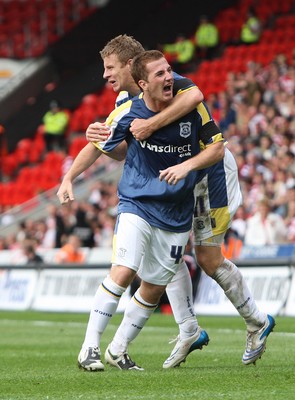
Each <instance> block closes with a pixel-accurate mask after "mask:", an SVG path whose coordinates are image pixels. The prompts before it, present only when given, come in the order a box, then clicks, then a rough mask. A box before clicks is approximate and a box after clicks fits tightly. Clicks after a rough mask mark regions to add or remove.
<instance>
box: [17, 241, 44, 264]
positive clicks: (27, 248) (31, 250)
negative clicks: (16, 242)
mask: <svg viewBox="0 0 295 400" xmlns="http://www.w3.org/2000/svg"><path fill="white" fill-rule="evenodd" d="M22 250H23V254H24V256H25V257H26V264H43V263H44V260H43V258H42V257H41V256H40V255H39V254H37V252H36V242H35V241H34V240H31V239H25V240H24V241H23V243H22Z"/></svg>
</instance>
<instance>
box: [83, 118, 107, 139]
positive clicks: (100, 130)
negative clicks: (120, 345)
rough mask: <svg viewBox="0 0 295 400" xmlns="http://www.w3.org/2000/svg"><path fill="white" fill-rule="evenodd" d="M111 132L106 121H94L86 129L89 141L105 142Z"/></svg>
mask: <svg viewBox="0 0 295 400" xmlns="http://www.w3.org/2000/svg"><path fill="white" fill-rule="evenodd" d="M110 133H111V130H110V128H109V127H108V126H107V125H106V124H105V122H103V123H102V122H94V123H93V124H90V125H89V126H88V128H87V130H86V139H87V140H88V142H105V141H106V140H107V138H108V137H109V135H110Z"/></svg>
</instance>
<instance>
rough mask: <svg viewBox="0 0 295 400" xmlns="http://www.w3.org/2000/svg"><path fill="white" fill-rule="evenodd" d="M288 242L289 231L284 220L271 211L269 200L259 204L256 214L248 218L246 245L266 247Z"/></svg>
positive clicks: (263, 200)
mask: <svg viewBox="0 0 295 400" xmlns="http://www.w3.org/2000/svg"><path fill="white" fill-rule="evenodd" d="M286 242H287V229H286V226H285V224H284V220H283V218H282V217H281V216H280V215H278V214H275V213H273V212H272V211H271V208H270V203H269V201H268V199H267V198H263V199H261V200H260V201H259V203H258V208H257V211H256V213H255V214H254V215H253V216H252V217H250V218H248V220H247V227H246V233H245V245H251V246H264V245H273V244H283V243H286Z"/></svg>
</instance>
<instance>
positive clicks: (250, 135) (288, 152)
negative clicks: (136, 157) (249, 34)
mask: <svg viewBox="0 0 295 400" xmlns="http://www.w3.org/2000/svg"><path fill="white" fill-rule="evenodd" d="M196 83H197V82H196ZM200 89H201V90H202V87H200ZM294 93H295V50H294V52H293V58H292V59H291V60H289V62H288V60H287V59H286V57H285V56H284V55H282V54H280V55H278V56H277V57H276V58H275V59H274V60H273V61H272V62H271V63H270V64H269V65H267V66H266V67H262V66H261V65H259V64H257V63H254V62H249V63H248V65H247V70H246V72H240V73H229V74H228V77H227V81H226V90H224V91H222V92H219V93H214V94H210V95H208V97H207V99H206V102H207V104H208V106H209V108H210V110H211V113H212V116H213V118H214V120H215V122H216V123H217V124H218V125H219V126H220V128H221V130H222V132H223V133H224V136H225V138H226V139H227V141H228V147H229V149H230V150H231V151H232V153H233V154H234V156H235V158H236V161H237V164H238V169H239V178H240V184H241V189H242V193H243V205H242V206H241V207H240V209H239V210H238V212H237V214H236V216H235V218H234V221H233V224H232V227H231V230H230V232H229V234H230V235H231V236H235V237H236V238H237V239H238V240H239V241H240V243H241V244H242V245H268V244H280V243H295V140H294V139H295V95H294ZM109 162H115V161H109ZM117 201H118V199H117V184H116V182H111V183H106V182H103V181H97V182H96V184H95V185H93V187H92V189H91V192H90V193H85V200H84V201H82V202H73V203H72V204H71V205H67V206H60V207H55V206H50V208H49V209H48V216H47V218H46V219H44V220H39V221H32V220H24V221H23V222H22V223H21V226H20V227H19V230H18V233H17V234H12V235H10V236H7V237H1V235H0V250H1V249H16V248H20V247H21V246H22V243H23V241H24V240H27V239H31V240H32V241H33V242H34V243H35V247H36V248H38V247H42V248H56V247H58V248H59V247H62V245H63V244H64V243H65V242H66V240H67V238H68V237H69V235H71V234H75V235H78V236H79V237H80V239H81V246H82V247H110V246H111V243H112V236H113V229H114V225H115V220H116V214H117ZM262 208H263V212H262ZM4 223H5V221H1V224H4Z"/></svg>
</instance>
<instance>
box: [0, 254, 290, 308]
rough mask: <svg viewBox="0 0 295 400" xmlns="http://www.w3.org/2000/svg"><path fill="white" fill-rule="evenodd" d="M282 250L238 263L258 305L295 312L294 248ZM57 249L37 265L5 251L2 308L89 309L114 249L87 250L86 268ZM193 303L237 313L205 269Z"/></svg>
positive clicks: (0, 277) (0, 280) (0, 279)
mask: <svg viewBox="0 0 295 400" xmlns="http://www.w3.org/2000/svg"><path fill="white" fill-rule="evenodd" d="M280 250H281V249H280V247H277V248H276V249H275V250H274V251H276V253H275V256H274V257H272V258H263V257H260V258H251V257H249V258H248V259H241V260H235V262H236V264H237V265H238V267H239V268H240V270H241V272H242V274H243V275H244V277H245V279H246V281H247V283H248V286H249V288H250V290H251V292H252V293H253V295H254V298H255V300H256V302H257V305H258V306H259V308H261V309H262V310H264V311H265V312H267V313H270V314H272V315H282V316H295V258H294V247H293V246H292V247H290V250H292V252H293V253H292V254H290V256H286V255H284V256H282V257H281V256H280V255H279V254H280ZM55 251H56V250H52V251H48V250H46V251H44V254H43V256H45V258H46V262H47V263H48V264H46V265H41V266H35V267H34V266H27V265H23V264H20V263H21V257H20V252H19V251H9V252H8V251H1V252H0V266H1V268H2V269H1V270H0V309H1V310H39V311H57V312H89V310H90V307H91V303H92V299H93V296H94V294H95V292H96V289H97V286H98V284H99V283H100V282H102V280H103V278H104V277H105V276H106V274H107V273H108V271H109V265H110V264H109V260H110V258H111V249H84V251H85V254H86V257H87V262H86V264H85V265H83V266H80V265H77V264H76V265H71V264H69V265H67V266H65V265H56V264H54V263H53V261H52V260H54V254H55ZM273 254H274V253H273ZM16 260H17V261H16ZM50 260H51V261H50ZM17 262H19V264H17ZM13 263H14V265H13ZM129 299H130V290H127V291H126V293H125V294H124V296H123V297H122V299H121V301H120V305H119V308H118V312H122V311H124V309H125V306H126V302H128V300H129ZM194 307H195V310H196V313H197V314H198V315H230V316H235V315H238V314H237V311H236V309H235V308H234V307H233V306H232V304H231V303H230V302H229V301H228V299H227V298H226V296H225V295H224V293H223V291H222V290H221V289H220V287H219V286H218V285H217V284H216V282H215V281H214V280H212V279H210V278H209V277H208V276H207V275H205V274H204V273H202V274H201V278H200V281H199V284H198V288H197V294H196V297H195V299H194Z"/></svg>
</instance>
